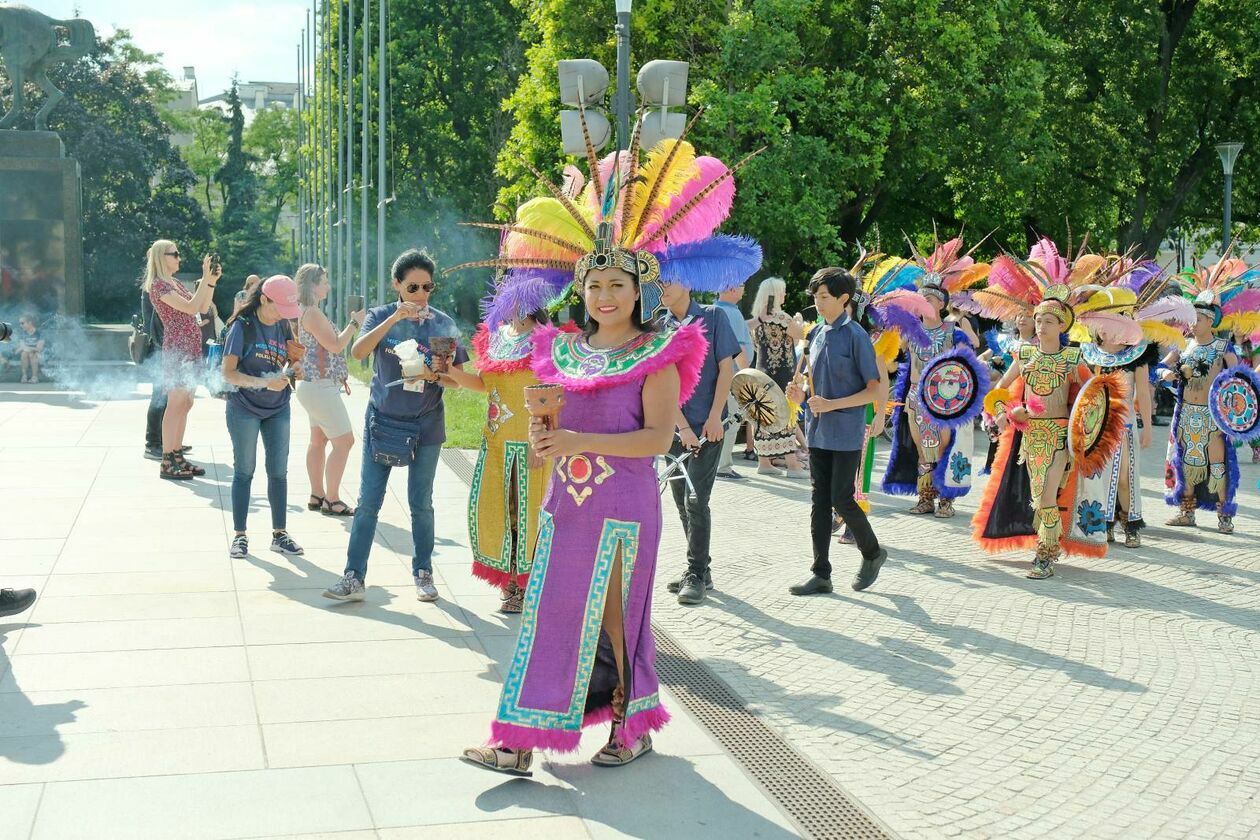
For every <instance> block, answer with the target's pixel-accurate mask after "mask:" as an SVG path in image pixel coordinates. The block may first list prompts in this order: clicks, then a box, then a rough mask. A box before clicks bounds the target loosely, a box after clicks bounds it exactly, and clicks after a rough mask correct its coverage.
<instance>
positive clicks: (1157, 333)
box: [1141, 321, 1186, 350]
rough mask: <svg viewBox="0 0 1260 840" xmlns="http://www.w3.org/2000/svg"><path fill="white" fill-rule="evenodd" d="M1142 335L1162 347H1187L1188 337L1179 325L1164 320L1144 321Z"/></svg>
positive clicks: (1181, 348)
mask: <svg viewBox="0 0 1260 840" xmlns="http://www.w3.org/2000/svg"><path fill="white" fill-rule="evenodd" d="M1141 324H1142V335H1143V336H1144V337H1145V338H1146V340H1147V341H1149V342H1151V343H1153V344H1158V345H1159V346H1160V347H1176V348H1177V349H1178V350H1184V349H1185V348H1186V337H1185V335H1184V334H1183V333H1182V332H1181V330H1180V329H1179V328H1177V327H1174V326H1173V325H1172V324H1165V323H1164V322H1163V321H1142V322H1141Z"/></svg>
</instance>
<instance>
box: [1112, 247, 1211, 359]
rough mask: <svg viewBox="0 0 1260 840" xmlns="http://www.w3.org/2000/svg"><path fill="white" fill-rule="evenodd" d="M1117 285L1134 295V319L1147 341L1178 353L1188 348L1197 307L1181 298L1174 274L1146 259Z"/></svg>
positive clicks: (1135, 266)
mask: <svg viewBox="0 0 1260 840" xmlns="http://www.w3.org/2000/svg"><path fill="white" fill-rule="evenodd" d="M1115 286H1116V287H1117V288H1126V289H1129V290H1131V291H1132V292H1133V294H1134V296H1135V298H1136V302H1135V303H1134V306H1133V317H1134V318H1135V319H1136V320H1137V322H1138V324H1140V325H1141V327H1142V335H1143V336H1144V337H1145V338H1146V340H1147V341H1150V342H1153V343H1156V344H1161V345H1163V346H1165V347H1176V348H1177V349H1179V350H1180V349H1181V348H1183V347H1185V346H1186V333H1187V332H1189V330H1190V328H1191V327H1193V326H1194V319H1195V313H1194V307H1193V306H1192V305H1191V304H1190V301H1189V300H1187V299H1186V298H1185V297H1183V296H1182V294H1181V288H1180V286H1179V285H1178V284H1177V281H1176V278H1175V277H1174V276H1173V275H1170V274H1168V273H1167V272H1166V271H1164V269H1163V268H1161V267H1160V266H1159V265H1158V264H1157V263H1155V262H1153V261H1151V260H1143V261H1141V262H1138V263H1137V264H1136V265H1134V266H1133V268H1132V270H1130V271H1128V272H1127V273H1125V274H1124V276H1123V277H1121V278H1119V279H1118V280H1117V281H1116V283H1115Z"/></svg>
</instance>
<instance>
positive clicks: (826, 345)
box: [806, 315, 879, 452]
mask: <svg viewBox="0 0 1260 840" xmlns="http://www.w3.org/2000/svg"><path fill="white" fill-rule="evenodd" d="M809 369H810V371H811V373H812V376H813V387H814V393H815V394H817V395H818V396H820V397H826V398H827V399H829V400H834V399H839V398H841V397H851V396H853V395H854V394H856V393H858V392H859V391H864V390H866V386H867V384H868V383H871V382H878V381H879V367H878V366H877V365H876V364H875V348H874V347H873V346H872V345H871V338H870V336H868V335H867V334H866V330H864V329H862V328H861V327H860V326H858V325H857V324H856V323H854V321H853V319H852V318H850V317H849V316H848V315H844V316H842V317H841V318H840V319H839V320H838V321H836V322H835V323H832V324H820V325H819V326H816V327H814V328H813V329H812V330H810V333H809ZM806 440H807V442H808V443H809V446H810V447H812V448H815V449H830V450H833V451H835V452H855V451H857V450H860V449H861V448H862V444H863V443H864V442H865V440H866V406H865V405H858V406H854V407H852V408H845V409H841V410H840V411H828V412H826V413H824V414H817V415H811V416H810V418H809V423H808V425H807V427H806Z"/></svg>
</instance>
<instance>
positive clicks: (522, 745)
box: [490, 720, 582, 753]
mask: <svg viewBox="0 0 1260 840" xmlns="http://www.w3.org/2000/svg"><path fill="white" fill-rule="evenodd" d="M581 743H582V733H581V731H570V730H567V729H539V728H536V727H533V726H520V725H518V724H515V723H504V722H503V721H499V720H496V721H494V722H493V723H491V724H490V745H491V746H493V747H502V748H504V749H509V750H547V751H548V752H556V753H571V752H577V748H578V745H579V744H581Z"/></svg>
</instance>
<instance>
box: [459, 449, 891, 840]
mask: <svg viewBox="0 0 1260 840" xmlns="http://www.w3.org/2000/svg"><path fill="white" fill-rule="evenodd" d="M442 460H443V461H444V462H445V463H446V465H447V466H448V467H450V468H451V470H452V471H453V472H454V473H455V474H456V475H457V476H459V478H460V480H461V481H463V482H464V483H465V484H467V485H471V484H472V476H473V462H472V461H471V460H470V459H469V457H468V455H466V454H465V453H464V452H462V451H461V450H458V449H443V450H442ZM652 629H653V631H654V633H655V636H656V667H657V671H658V672H659V674H660V678H661V682H662V683H664V684H665V685H667V686H669V688H670V690H671V691H673V692H674V694H676V695H677V696H678V701H679V702H680V703H682V704H683V706H685V707H686V708H687V711H689V712H691V714H692V715H693V716H694V717H695V718H696V720H698V721H700V723H701V725H703V726H704V728H705V729H707V730H708V731H709V733H710V734H711V735H712V736H713V738H714V740H716V741H717V742H718V743H719V744H721V745H722V747H723V748H724V749H726V751H727V752H729V753H730V754H731V755H732V756H733V757H734V758H735V760H736V761H738V762H739V763H740V764H741V765H743V767H744V770H745V771H746V772H747V773H748V775H749V776H751V777H752V779H753V780H754V781H755V782H756V783H757V784H758V785H759V786H760V787H761V788H762V789H763V790H764V791H765V792H766V794H767V795H768V796H769V797H770V798H771V799H773V800H774V801H775V802H776V803H777V804H778V806H779V808H780V809H781V810H782V811H783V812H784V813H785V814H787V815H788V817H789V818H790V819H791V820H792V822H794V823H795V824H796V827H797V829H798V830H799V831H800V833H801V836H803V837H808V838H817V840H832V839H833V838H834V840H887V838H889V837H890V836H891V835H890V833H889V832H888V831H887V830H886V829H884V828H883V827H882V826H880V825H879V824H878V823H877V822H876V821H875V819H874V818H873V817H872V816H871V815H870V814H869V813H867V812H866V811H865V810H864V809H863V808H862V807H861V806H860V805H858V803H857V802H856V801H855V800H854V799H853V798H852V797H850V796H849V795H848V794H847V793H845V791H844V790H842V789H841V788H840V787H839V786H838V785H837V784H836V783H835V780H834V779H832V778H831V776H829V775H827V774H826V773H824V772H823V771H822V770H820V769H819V768H818V767H816V766H814V764H813V763H812V762H810V761H809V759H807V758H805V756H803V755H801V754H800V753H799V752H797V751H796V750H795V749H793V748H792V747H791V746H790V745H789V744H788V743H787V742H786V741H784V740H783V738H782V737H780V736H779V735H778V733H776V732H775V731H774V730H773V729H771V728H770V727H769V726H767V725H766V724H765V723H763V722H762V721H761V720H760V719H759V718H758V717H757V716H756V715H754V714H753V713H752V712H750V711H748V707H747V706H746V705H745V704H744V701H743V700H741V699H740V698H739V696H738V695H737V694H736V693H735V692H734V691H732V690H731V688H730V687H729V686H727V685H726V683H724V682H722V680H721V679H720V678H719V677H718V676H717V675H716V674H714V673H713V672H712V671H711V670H709V669H708V668H707V667H705V666H704V665H703V664H701V663H700V662H699V661H697V660H696V658H695V657H693V656H692V655H691V654H690V653H688V652H687V650H686V649H685V648H684V647H683V646H682V645H680V644H679V643H678V642H677V641H675V639H674V637H673V636H671V635H670V634H669V633H668V632H667V631H666V630H664V629H662V628H661V627H660V626H659V625H656V624H653V625H652Z"/></svg>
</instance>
